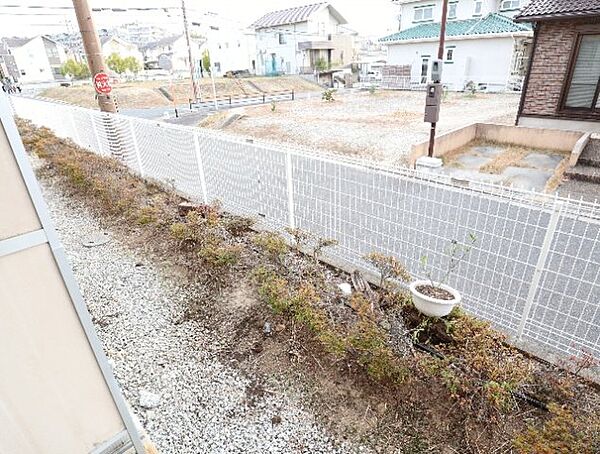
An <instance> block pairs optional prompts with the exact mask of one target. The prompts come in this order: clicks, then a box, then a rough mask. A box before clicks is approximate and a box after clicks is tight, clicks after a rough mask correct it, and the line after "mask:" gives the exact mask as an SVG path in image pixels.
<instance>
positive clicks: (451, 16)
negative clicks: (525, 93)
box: [381, 0, 533, 91]
mask: <svg viewBox="0 0 600 454" xmlns="http://www.w3.org/2000/svg"><path fill="white" fill-rule="evenodd" d="M394 3H396V4H397V5H398V6H399V14H398V23H399V31H398V32H397V33H394V34H392V35H389V36H386V37H384V38H381V42H382V43H384V44H386V45H387V46H388V64H389V65H398V66H404V65H406V66H410V86H413V87H414V86H421V85H423V84H425V83H427V82H428V81H429V80H430V76H431V62H432V60H433V59H435V58H437V54H438V41H439V35H440V22H441V16H442V0H396V1H394ZM524 3H525V0H450V1H449V3H448V14H447V25H446V43H445V49H444V58H443V60H444V68H443V76H442V82H443V84H444V85H445V86H447V87H448V88H449V89H450V90H464V89H465V88H466V87H474V88H476V89H479V90H486V91H504V90H520V89H521V87H522V84H523V79H524V76H525V73H526V69H527V60H528V58H529V55H530V52H531V47H532V45H531V41H532V36H533V32H532V30H531V27H530V26H529V24H519V23H516V22H514V21H513V19H512V18H513V17H514V16H515V15H516V14H517V12H518V11H519V10H520V8H521V7H522V6H524ZM407 77H408V76H407Z"/></svg>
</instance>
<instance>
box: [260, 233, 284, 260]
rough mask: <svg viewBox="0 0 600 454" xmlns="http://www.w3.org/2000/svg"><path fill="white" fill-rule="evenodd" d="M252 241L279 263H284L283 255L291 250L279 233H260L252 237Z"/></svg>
mask: <svg viewBox="0 0 600 454" xmlns="http://www.w3.org/2000/svg"><path fill="white" fill-rule="evenodd" d="M252 242H253V243H254V244H255V245H256V246H258V247H259V248H261V249H262V250H263V251H265V253H266V254H267V255H268V257H269V258H270V259H271V260H273V261H276V262H277V263H282V259H283V256H285V254H287V253H288V252H289V247H288V245H287V243H286V242H285V240H284V239H283V238H282V237H281V235H278V234H277V233H273V232H264V233H260V234H258V235H256V236H255V237H254V238H252Z"/></svg>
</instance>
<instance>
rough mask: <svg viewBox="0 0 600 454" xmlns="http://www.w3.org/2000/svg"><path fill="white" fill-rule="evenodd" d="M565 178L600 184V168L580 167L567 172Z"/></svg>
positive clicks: (578, 165) (577, 166)
mask: <svg viewBox="0 0 600 454" xmlns="http://www.w3.org/2000/svg"><path fill="white" fill-rule="evenodd" d="M565 176H566V177H567V178H568V179H570V180H577V181H587V182H589V183H596V184H600V167H595V166H588V165H580V164H579V163H578V164H577V165H576V166H575V167H573V168H571V169H569V170H567V171H566V172H565Z"/></svg>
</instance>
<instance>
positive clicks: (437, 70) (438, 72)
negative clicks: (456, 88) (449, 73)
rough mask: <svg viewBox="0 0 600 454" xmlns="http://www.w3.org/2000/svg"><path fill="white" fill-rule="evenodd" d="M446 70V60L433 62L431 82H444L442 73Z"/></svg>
mask: <svg viewBox="0 0 600 454" xmlns="http://www.w3.org/2000/svg"><path fill="white" fill-rule="evenodd" d="M443 69H444V60H439V59H435V60H432V61H431V80H432V81H433V82H434V83H436V82H441V81H442V71H443Z"/></svg>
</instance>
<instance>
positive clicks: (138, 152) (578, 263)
mask: <svg viewBox="0 0 600 454" xmlns="http://www.w3.org/2000/svg"><path fill="white" fill-rule="evenodd" d="M12 105H13V108H14V110H15V113H16V114H17V115H18V116H20V117H22V118H25V119H29V120H31V121H32V122H33V123H35V124H37V125H39V126H46V127H48V128H50V129H52V130H53V131H54V132H55V133H56V134H57V135H58V136H60V137H65V138H70V139H72V140H73V141H74V142H75V143H77V144H78V145H80V146H81V147H84V148H86V149H89V150H90V151H93V152H95V153H98V154H101V155H103V156H110V155H113V156H118V157H119V158H120V159H122V160H123V161H124V162H125V163H126V164H127V165H128V166H129V167H130V168H131V169H132V170H133V171H134V172H137V173H138V174H140V175H142V176H144V177H147V178H152V179H156V180H159V181H161V182H163V183H165V184H168V185H170V186H172V187H174V188H175V189H177V190H178V191H179V192H181V193H183V194H185V195H187V196H188V197H190V198H191V199H193V200H197V201H201V202H211V201H214V200H219V201H220V202H221V203H222V205H223V207H224V209H226V210H227V211H230V212H232V213H234V214H238V215H245V216H251V217H254V218H256V219H257V220H258V221H259V222H260V223H261V224H263V225H264V226H266V227H269V228H271V229H275V230H282V229H283V228H285V227H298V228H301V229H303V230H307V231H310V232H312V233H313V234H316V235H319V236H322V237H326V238H332V239H336V240H337V241H338V242H339V244H338V245H337V246H335V247H334V248H333V249H332V251H331V253H330V255H331V256H332V257H333V258H335V260H336V261H339V262H341V263H343V264H346V265H348V266H351V267H355V268H358V269H366V270H370V271H373V270H372V269H370V268H369V265H368V264H367V263H366V262H365V261H364V260H363V256H364V255H365V254H367V253H369V252H373V251H377V252H381V253H384V254H388V255H393V256H396V257H398V258H399V259H400V260H401V261H403V263H405V265H406V266H407V268H408V269H409V270H410V272H411V273H412V274H413V275H414V276H422V274H423V271H422V268H421V266H420V263H421V258H422V257H423V256H424V255H425V256H427V261H428V263H429V265H430V267H431V269H432V270H433V273H434V275H437V276H440V275H441V274H443V272H444V270H445V267H446V266H447V262H448V259H449V257H448V254H447V253H446V252H445V251H446V250H447V246H448V244H449V243H450V242H451V241H453V240H456V241H459V242H462V241H465V239H466V238H467V237H468V235H469V234H474V235H475V237H476V238H477V241H476V244H475V245H474V247H473V249H472V251H471V253H470V254H469V255H468V256H467V258H466V260H465V261H463V262H462V263H461V264H460V267H459V269H458V271H457V272H456V273H455V274H454V275H453V276H451V278H450V280H449V284H450V285H452V286H455V287H456V288H458V289H460V291H461V293H462V294H463V300H464V302H463V304H464V308H465V309H466V310H467V311H469V312H471V313H473V314H474V315H477V316H479V317H481V318H483V319H486V320H489V321H490V322H491V323H492V324H493V325H494V326H495V327H497V328H498V329H500V330H502V331H504V332H505V333H507V334H508V335H510V336H511V338H512V339H513V340H515V341H518V342H519V343H520V345H524V346H525V347H526V348H529V349H531V350H534V351H535V353H537V354H540V355H542V356H546V355H548V354H550V355H555V354H559V355H580V354H582V352H583V351H586V352H589V353H591V354H592V355H594V356H595V357H596V358H599V359H600V343H599V342H600V341H599V338H600V310H599V309H600V206H598V205H597V204H591V203H586V202H583V201H572V200H568V199H562V198H558V197H556V196H551V195H548V194H541V193H533V192H527V191H521V190H516V189H511V188H506V187H499V186H493V185H487V184H485V183H478V182H470V183H469V184H468V185H465V184H464V183H463V184H460V185H456V184H453V183H452V182H451V180H450V179H449V178H447V177H444V176H442V175H439V176H437V175H431V174H422V173H419V172H417V171H413V170H410V169H405V168H384V167H380V166H378V165H377V164H375V163H372V162H365V161H360V160H359V159H353V158H346V157H339V156H338V157H336V156H332V155H329V154H325V153H321V152H315V151H310V150H302V149H294V148H288V147H284V146H282V145H280V144H273V143H267V142H264V143H263V142H261V143H254V142H253V141H251V140H246V139H244V138H240V137H237V136H228V135H226V134H222V133H218V132H211V131H206V130H200V129H197V128H190V127H183V126H176V125H169V124H165V123H158V122H153V121H149V120H143V119H137V118H131V117H126V116H121V115H110V114H105V113H101V112H96V111H92V110H88V109H83V108H79V107H74V106H69V105H64V104H58V103H50V102H46V101H40V100H37V99H31V98H25V97H16V96H13V97H12Z"/></svg>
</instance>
